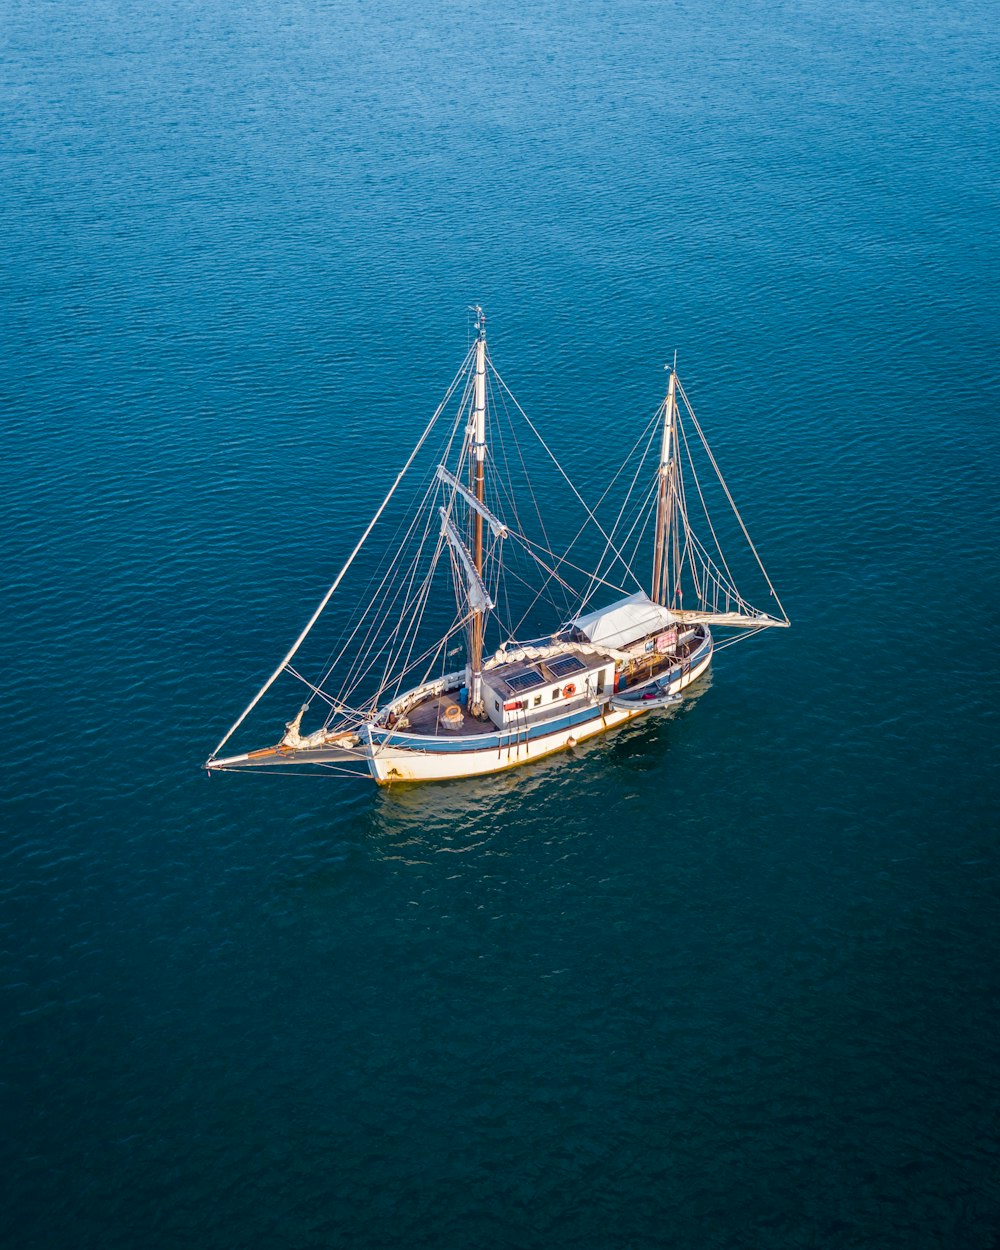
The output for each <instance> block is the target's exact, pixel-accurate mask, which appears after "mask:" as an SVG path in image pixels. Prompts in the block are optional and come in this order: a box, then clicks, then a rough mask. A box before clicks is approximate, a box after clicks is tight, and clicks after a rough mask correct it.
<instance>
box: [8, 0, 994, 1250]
mask: <svg viewBox="0 0 1000 1250" xmlns="http://www.w3.org/2000/svg"><path fill="white" fill-rule="evenodd" d="M3 28H4V52H3V74H2V84H3V85H2V96H0V99H2V105H0V107H2V122H3V127H2V130H3V135H4V140H3V177H2V182H0V186H2V191H0V194H2V199H3V204H4V208H5V214H4V220H5V230H4V236H5V251H6V260H7V265H6V278H5V296H4V313H3V318H2V326H0V335H2V340H3V345H4V355H5V360H6V369H5V375H4V376H5V380H4V383H3V391H4V394H3V411H4V414H5V415H4V422H3V424H4V433H3V443H2V445H3V458H2V464H0V498H2V500H3V507H4V513H5V517H6V522H5V526H4V537H5V541H4V549H3V586H4V600H5V604H6V610H5V613H4V621H5V627H4V630H3V634H2V644H0V645H2V648H3V661H4V663H3V667H4V682H3V696H2V697H3V702H4V707H5V711H6V717H5V720H6V725H7V746H6V750H5V752H4V754H5V756H6V762H7V781H6V784H5V787H4V791H3V798H2V810H3V814H4V836H3V841H2V845H0V855H2V876H0V899H2V909H0V973H2V976H0V983H2V995H3V996H2V1004H3V1005H2V1020H3V1047H2V1051H0V1056H2V1073H0V1078H2V1083H3V1084H2V1090H3V1104H4V1105H3V1113H2V1116H3V1118H2V1125H3V1132H2V1138H0V1175H2V1177H3V1180H2V1182H0V1188H2V1191H3V1193H2V1195H0V1198H2V1201H0V1224H2V1226H3V1227H2V1229H0V1233H2V1241H3V1245H4V1246H11V1247H13V1246H17V1247H27V1246H31V1247H36V1246H37V1247H43V1246H44V1247H102V1248H105V1247H133V1246H144V1247H145V1246H155V1247H161V1246H162V1247H170V1246H179V1245H185V1246H192V1245H195V1246H199V1247H212V1248H214V1247H230V1246H232V1247H236V1246H239V1247H245V1246H267V1247H284V1246H288V1247H329V1246H345V1247H388V1246H427V1247H435V1248H438V1247H466V1246H497V1247H500V1246H502V1247H546V1248H548V1247H582V1246H587V1247H591V1246H593V1247H623V1248H625V1247H627V1248H629V1250H633V1248H636V1250H641V1248H645V1247H653V1246H657V1247H659V1246H676V1247H697V1248H699V1250H700V1248H704V1247H747V1248H748V1250H749V1248H756V1247H811V1246H816V1247H820V1246H822V1247H826V1246H831V1247H857V1246H866V1247H867V1246H871V1247H880V1248H881V1247H908V1248H912V1247H962V1248H966V1247H968V1248H974V1250H975V1248H983V1250H992V1248H993V1247H995V1246H996V1245H997V1244H998V1240H1000V1123H998V1111H1000V1072H998V1069H997V1014H998V1013H997V1007H998V993H1000V963H998V957H997V942H998V938H1000V918H998V916H1000V913H998V908H997V903H998V894H1000V889H998V886H1000V864H998V848H997V840H996V824H997V822H996V815H995V813H996V803H997V785H996V771H995V765H994V763H993V758H994V757H993V746H994V735H995V724H996V714H995V700H996V696H997V681H996V659H995V656H996V648H997V644H998V637H997V634H998V630H997V624H996V617H995V611H996V589H997V585H996V583H997V576H996V563H995V547H996V523H997V511H998V510H997V493H996V474H997V463H998V458H997V452H998V447H997V408H998V400H1000V386H998V382H997V365H996V357H997V346H998V343H997V339H998V334H997V331H998V320H1000V319H998V313H997V307H998V303H997V301H998V289H997V288H998V285H1000V284H998V272H1000V271H998V259H1000V258H998V238H997V234H998V225H997V223H998V214H997V207H998V206H997V196H996V187H997V185H998V184H997V175H998V161H997V137H996V136H997V125H998V122H1000V101H998V86H997V84H998V70H1000V64H998V61H1000V58H998V40H997V34H996V13H995V9H994V7H993V6H992V5H989V4H987V3H984V2H981V0H970V2H969V3H966V4H943V5H939V4H930V3H918V4H911V3H905V4H904V3H902V2H901V0H891V2H888V0H887V2H886V3H875V2H873V3H858V2H851V0H849V2H848V3H845V4H840V5H837V6H831V5H826V4H820V3H810V2H809V0H803V2H802V3H784V4H763V3H759V2H756V0H744V2H742V3H736V4H731V5H721V4H718V5H714V6H713V5H707V6H706V5H692V4H678V5H668V4H661V3H655V2H650V3H624V2H623V3H615V4H609V3H589V2H586V0H585V2H584V3H580V4H575V5H553V4H549V3H537V4H530V5H529V4H523V3H517V4H511V5H504V6H492V7H490V6H479V7H475V6H468V5H458V4H449V3H433V4H430V5H423V6H417V5H406V4H400V3H395V2H390V0H380V2H377V3H372V4H366V5H361V4H357V3H347V2H345V3H342V4H332V3H327V4H323V3H319V2H317V3H311V4H307V3H304V2H303V0H288V2H282V3H278V4H267V5H265V4H261V3H256V2H250V3H245V4H241V5H238V6H233V5H222V4H219V3H215V2H214V0H208V2H207V3H205V2H201V3H197V4H196V3H192V2H189V0H177V2H169V3H167V4H164V5H154V6H150V5H145V4H139V3H129V0H117V2H112V3H109V2H106V0H91V2H90V3H88V4H87V5H83V4H76V3H72V4H62V5H56V4H52V3H42V4H28V3H24V2H23V0H8V3H7V5H6V6H5V8H4V11H3ZM477 300H478V301H481V302H482V303H483V304H484V305H485V306H486V308H487V310H488V311H489V313H490V328H491V345H492V351H493V355H494V358H495V360H496V361H497V364H498V366H499V367H500V369H501V372H502V373H503V374H504V375H505V377H506V378H507V379H508V380H509V381H510V382H511V384H512V386H513V387H514V389H515V391H516V393H517V394H518V397H519V398H520V399H521V401H522V403H523V404H524V405H525V407H526V409H527V410H528V411H529V413H531V414H532V415H533V417H534V418H535V419H536V421H538V422H539V424H542V425H544V428H545V429H546V431H547V432H548V433H549V434H550V435H552V436H553V437H554V438H555V439H556V440H557V441H559V442H560V443H561V445H562V447H563V448H564V449H565V450H566V459H567V463H568V467H569V468H570V469H571V470H572V472H573V474H574V476H575V478H576V479H577V481H578V482H579V485H580V486H581V488H582V489H583V490H584V491H585V492H587V493H588V494H590V495H591V496H593V495H594V494H596V493H599V490H600V488H601V484H602V473H604V472H605V468H606V458H605V454H604V451H605V448H606V446H607V444H608V442H609V440H613V439H614V438H616V437H617V435H616V434H615V431H616V430H617V423H618V422H620V421H622V422H631V423H634V422H639V423H641V422H642V421H643V420H644V419H645V417H646V416H648V415H649V414H650V413H651V412H652V410H653V408H654V407H655V405H656V404H657V402H658V401H659V399H660V397H661V394H662V387H663V380H664V374H663V372H662V364H663V362H664V360H666V359H668V358H669V356H670V353H671V352H672V350H673V349H674V348H675V347H677V348H678V349H679V350H680V353H681V371H682V377H683V378H684V380H685V383H686V385H687V388H688V390H689V392H690V393H691V395H692V397H693V398H694V400H695V402H696V405H697V407H698V411H699V415H700V416H701V417H702V419H703V421H704V423H705V424H706V425H707V426H708V428H709V429H710V430H711V431H712V433H713V435H714V446H715V449H716V451H717V453H718V455H719V457H720V460H721V462H722V464H723V466H724V468H725V469H726V471H727V478H728V480H729V481H730V484H731V485H732V486H733V488H734V490H735V492H736V494H737V497H738V498H739V500H740V501H741V502H742V503H743V505H744V511H745V515H746V518H747V521H748V523H749V525H750V528H751V531H752V532H753V534H754V536H755V538H756V540H757V541H758V543H759V545H760V547H761V549H762V551H763V552H764V554H765V556H766V558H767V562H768V565H769V569H770V571H771V573H772V575H773V576H774V578H775V581H776V584H777V586H778V588H779V590H780V591H781V592H782V594H783V598H784V599H785V602H786V605H787V607H788V610H789V613H790V615H791V616H792V618H793V621H794V629H793V630H792V631H790V632H787V633H780V634H775V635H771V636H764V637H762V638H760V639H757V640H755V641H753V642H751V643H749V644H747V645H746V646H745V647H742V648H734V649H733V650H730V651H726V652H724V653H722V654H721V655H720V656H719V657H718V659H717V661H716V664H715V668H714V675H713V679H712V682H711V685H710V688H709V689H708V690H707V691H706V692H705V693H704V695H703V696H702V697H701V698H700V699H699V700H697V702H696V703H694V704H693V705H689V707H688V709H687V710H686V711H685V713H684V714H682V715H681V716H679V717H678V718H677V719H675V720H673V721H669V722H661V723H660V724H659V725H652V724H651V725H648V726H643V727H641V728H636V729H634V730H631V731H626V732H624V733H622V734H620V735H619V736H617V737H614V738H610V739H607V740H605V741H603V742H600V743H598V744H596V745H593V746H590V747H588V748H587V749H584V750H581V751H580V752H578V754H577V755H576V756H575V758H569V757H565V758H556V759H554V760H551V761H548V762H546V763H543V764H540V765H538V766H535V767H533V768H531V769H528V770H523V771H521V772H520V773H515V774H512V775H510V776H504V777H500V778H495V779H488V780H484V781H480V782H473V783H469V784H467V785H458V786H443V787H442V786H436V787H429V788H426V789H409V790H406V789H404V790H394V791H392V792H390V793H381V792H377V791H376V790H375V789H374V787H367V786H363V785H361V784H359V783H355V782H345V783H343V784H339V783H336V782H328V781H324V782H317V781H307V780H296V779H275V778H261V779H257V778H244V777H228V776H226V777H220V778H217V779H214V780H212V781H211V782H207V781H206V780H205V778H204V776H203V775H201V774H200V773H199V771H198V769H197V765H198V764H199V762H200V761H201V760H202V759H204V757H205V755H206V754H207V752H208V750H209V749H210V748H211V746H212V745H213V744H214V743H215V742H216V741H217V739H218V737H219V736H220V735H221V733H222V731H223V730H224V729H225V727H226V725H228V724H229V723H230V721H231V720H232V719H233V717H234V716H235V715H236V713H237V712H238V711H239V709H240V708H241V707H242V706H243V704H244V703H245V701H246V699H247V698H248V697H249V695H250V693H252V691H253V689H254V688H255V685H256V683H258V682H259V681H260V680H262V679H263V677H264V676H265V675H266V673H267V672H268V671H269V669H270V667H271V666H273V664H274V663H275V662H276V660H277V658H278V657H279V656H280V655H281V653H282V651H283V649H284V648H285V646H286V645H287V644H288V642H289V641H290V640H291V638H292V637H294V635H295V633H296V632H297V630H298V629H299V627H300V626H301V624H302V623H303V621H304V620H305V619H306V617H307V616H308V614H309V612H310V611H311V610H312V607H313V606H314V604H315V602H316V601H317V600H318V598H319V596H320V594H321V593H322V590H323V588H324V587H325V585H326V584H327V582H328V580H329V578H330V577H331V576H332V574H333V573H334V572H335V571H336V568H337V567H339V564H340V563H341V561H342V559H343V557H344V555H345V553H346V551H347V550H349V547H350V545H351V543H352V542H353V539H354V537H355V536H356V534H357V533H358V532H359V530H360V527H361V525H362V524H363V521H364V519H365V518H366V516H367V515H368V514H369V512H370V505H371V502H372V500H373V499H375V498H377V497H380V495H381V492H382V490H383V489H384V487H385V485H386V483H387V482H388V480H389V478H390V476H391V469H392V467H393V466H394V465H395V464H397V463H398V462H399V455H398V452H397V450H396V448H397V443H398V444H404V443H408V442H409V441H410V440H411V439H412V437H413V435H414V433H415V432H416V431H417V430H419V429H420V428H422V426H423V424H424V422H425V421H426V419H427V416H428V415H429V413H430V411H431V410H432V408H433V406H434V404H435V403H436V402H437V399H438V397H439V396H440V394H441V392H442V390H443V387H444V385H445V383H446V382H447V380H448V379H449V378H450V377H451V374H452V372H453V370H454V368H455V367H456V365H457V363H458V360H459V359H460V357H461V354H462V352H463V351H464V349H465V343H466V314H465V308H466V306H467V305H468V304H469V303H470V302H473V301H477ZM633 428H636V427H633ZM292 697H293V698H294V696H292ZM288 711H289V707H288V705H287V704H286V703H282V702H280V701H279V702H278V703H277V704H276V705H272V708H271V720H270V722H269V724H271V725H272V726H276V727H279V728H280V722H281V720H283V719H284V718H285V717H286V716H287V714H288Z"/></svg>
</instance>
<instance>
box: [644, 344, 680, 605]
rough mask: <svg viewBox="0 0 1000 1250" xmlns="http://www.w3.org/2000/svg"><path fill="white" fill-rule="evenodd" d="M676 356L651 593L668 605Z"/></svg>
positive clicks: (666, 414) (665, 418) (662, 459)
mask: <svg viewBox="0 0 1000 1250" xmlns="http://www.w3.org/2000/svg"><path fill="white" fill-rule="evenodd" d="M676 366H677V359H676V356H675V358H674V366H673V367H672V368H671V369H670V381H669V383H668V385H667V398H666V399H665V400H664V402H663V439H662V441H661V443H660V464H659V468H658V470H657V472H658V474H659V479H660V480H659V488H658V490H657V496H656V530H655V537H654V542H653V581H652V585H651V587H650V591H649V597H650V598H651V599H652V600H653V602H654V603H660V604H663V606H664V607H666V606H667V604H666V603H665V599H666V597H667V584H668V580H669V579H668V569H667V563H668V549H669V543H670V513H671V507H672V503H673V500H672V498H671V491H672V480H671V479H672V478H673V454H674V450H673V441H674V440H673V433H674V418H675V413H676V411H677V408H676V405H677V398H676V393H677V368H676Z"/></svg>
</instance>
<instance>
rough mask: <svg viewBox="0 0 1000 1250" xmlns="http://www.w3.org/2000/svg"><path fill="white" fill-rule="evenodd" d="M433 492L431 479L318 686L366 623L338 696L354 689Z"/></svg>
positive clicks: (328, 659) (394, 595)
mask: <svg viewBox="0 0 1000 1250" xmlns="http://www.w3.org/2000/svg"><path fill="white" fill-rule="evenodd" d="M435 489H436V481H435V480H434V479H433V478H432V479H431V481H430V483H429V485H428V487H427V489H426V490H425V492H424V497H423V499H421V501H420V503H419V505H418V506H417V508H416V509H415V510H414V514H413V517H412V519H411V521H410V525H409V528H408V529H407V531H406V534H405V535H404V537H403V540H402V542H401V543H400V544H399V546H398V547H397V548H396V551H395V553H394V554H393V556H392V558H391V559H390V560H389V562H388V564H387V565H386V566H385V573H384V574H383V576H382V580H381V582H379V585H378V587H377V589H376V590H375V593H374V594H373V595H372V597H371V599H370V600H369V601H368V606H367V607H366V608H365V609H364V610H363V611H362V612H361V613H360V615H359V616H358V619H357V623H356V624H355V626H354V628H353V629H352V630H351V632H350V634H349V635H348V636H347V638H346V639H345V640H344V643H343V645H342V646H341V648H340V651H339V652H338V653H337V654H336V656H333V657H332V658H331V657H330V656H328V657H327V664H326V670H325V672H324V673H323V675H322V677H320V679H319V681H318V682H317V685H319V686H323V685H324V684H325V683H326V681H327V680H328V678H329V677H330V675H331V673H332V672H333V671H334V669H335V668H336V667H337V665H338V664H339V663H340V661H341V660H342V659H343V658H344V655H345V654H346V652H347V649H348V647H349V646H350V645H351V643H352V642H353V641H354V639H355V638H356V637H357V635H358V634H359V633H360V632H361V630H362V629H363V628H364V625H365V621H366V620H368V621H369V625H368V628H367V632H366V633H365V636H364V639H363V640H362V642H361V649H360V651H359V654H358V656H356V657H355V659H354V660H353V661H352V664H351V667H350V668H349V669H348V671H347V673H346V674H345V676H344V681H343V684H342V689H341V693H342V694H343V693H344V692H345V691H347V689H348V687H350V688H351V689H353V688H354V687H353V686H351V682H352V679H353V672H354V669H355V668H356V667H357V665H358V664H359V663H363V657H364V655H365V654H366V648H367V646H368V644H369V642H370V640H371V636H372V633H373V631H375V630H377V629H378V628H379V627H380V626H381V623H382V621H383V620H385V619H386V618H387V617H388V612H389V608H390V607H391V605H392V603H394V602H395V599H396V598H397V597H398V594H399V589H398V586H397V588H396V591H395V594H393V595H392V598H391V599H390V597H389V596H390V593H391V591H392V586H391V584H390V579H391V578H392V576H393V574H394V573H395V571H396V567H397V565H398V564H399V563H400V562H401V561H402V559H403V556H404V553H405V551H406V548H407V545H408V544H409V543H410V541H411V539H412V537H413V534H414V531H415V530H416V528H417V524H418V522H419V520H420V517H421V512H422V509H423V508H424V507H425V505H426V503H427V500H428V498H429V497H430V495H431V493H432V492H433V491H434V490H435ZM427 528H429V527H428V526H427V524H426V522H425V533H424V536H423V538H422V539H421V549H422V546H423V541H424V539H425V538H426V530H427ZM400 529H402V524H400V526H399V527H398V528H397V530H396V535H394V536H393V542H394V543H395V541H396V537H397V535H398V534H399V530H400ZM384 559H385V557H383V560H384ZM377 576H378V571H377V570H376V573H375V574H374V575H373V576H372V578H371V579H370V580H369V583H368V587H367V589H366V591H365V593H366V594H367V593H368V590H370V589H371V584H372V582H373V581H374V580H375V577H377Z"/></svg>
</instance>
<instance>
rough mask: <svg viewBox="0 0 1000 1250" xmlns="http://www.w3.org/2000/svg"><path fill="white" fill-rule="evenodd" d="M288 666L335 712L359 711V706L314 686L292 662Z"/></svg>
mask: <svg viewBox="0 0 1000 1250" xmlns="http://www.w3.org/2000/svg"><path fill="white" fill-rule="evenodd" d="M287 668H288V672H289V673H290V674H291V675H292V676H293V677H294V678H296V680H298V681H300V682H302V684H303V686H306V687H307V688H308V689H309V690H311V691H312V692H313V694H314V695H316V696H317V697H318V698H320V699H322V700H323V702H324V703H327V704H329V706H330V707H331V708H332V709H333V710H334V711H335V712H340V713H341V714H342V715H350V714H351V713H355V712H357V708H353V707H348V705H347V704H346V703H341V701H340V700H339V699H337V698H334V696H333V695H330V694H327V693H326V691H325V690H321V689H320V688H319V686H314V685H313V684H312V682H311V681H310V680H309V679H308V678H307V677H303V676H302V674H301V673H300V672H299V671H298V669H297V668H293V666H292V665H291V664H289V665H287ZM308 706H309V704H308V703H307V704H306V707H308ZM331 719H332V718H331ZM323 728H324V729H325V728H326V725H324V726H323Z"/></svg>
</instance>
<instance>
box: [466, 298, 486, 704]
mask: <svg viewBox="0 0 1000 1250" xmlns="http://www.w3.org/2000/svg"><path fill="white" fill-rule="evenodd" d="M476 328H477V329H478V331H479V338H478V340H477V341H476V389H475V398H474V403H473V409H472V431H471V433H472V457H473V466H472V467H473V480H472V490H473V494H474V495H475V496H476V499H477V500H478V501H479V502H480V503H484V502H485V486H486V314H485V313H484V312H483V310H482V309H481V308H480V307H479V305H478V304H477V305H476ZM472 560H473V563H474V564H475V568H476V573H477V574H478V575H479V579H480V581H481V580H482V576H483V517H482V513H481V512H479V511H476V512H475V513H474V516H473V521H472ZM469 668H470V675H471V685H470V689H469V711H470V712H471V714H472V715H473V716H482V714H483V678H482V669H483V612H482V610H481V609H479V608H477V609H475V610H474V611H473V613H472V645H471V647H470V648H469Z"/></svg>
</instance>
